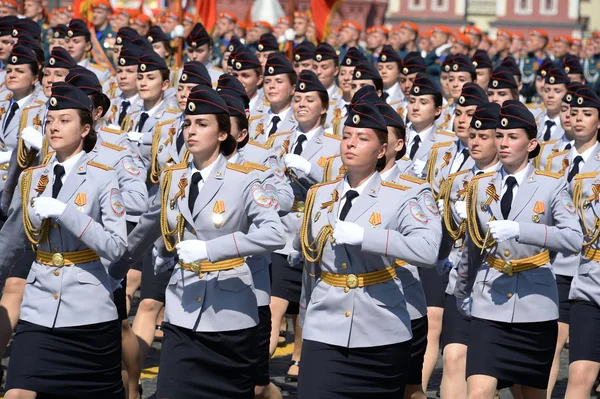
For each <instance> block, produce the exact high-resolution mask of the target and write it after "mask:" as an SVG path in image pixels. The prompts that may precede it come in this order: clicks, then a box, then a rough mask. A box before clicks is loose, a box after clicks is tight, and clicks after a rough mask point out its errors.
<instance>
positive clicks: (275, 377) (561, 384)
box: [0, 303, 600, 399]
mask: <svg viewBox="0 0 600 399" xmlns="http://www.w3.org/2000/svg"><path fill="white" fill-rule="evenodd" d="M136 305H137V303H134V310H135V306H136ZM292 342H293V336H292V335H291V334H288V344H287V346H285V347H284V348H278V350H277V352H276V354H275V357H274V358H273V360H272V361H271V377H272V378H271V379H272V381H273V383H275V384H276V385H277V386H278V387H280V388H281V390H282V392H283V396H284V397H285V398H295V397H296V384H289V383H286V382H285V375H286V372H287V369H288V367H289V362H290V359H291V353H292V351H293V345H294V344H293V343H292ZM159 356H160V342H159V341H158V340H157V341H156V342H155V343H154V344H153V346H152V351H151V352H150V355H149V357H148V359H147V361H146V364H145V365H144V366H145V368H144V372H143V374H142V386H143V389H144V394H143V398H144V399H146V398H153V393H154V391H155V390H156V376H157V373H158V359H159ZM9 357H10V348H9V351H8V352H7V355H6V357H5V358H4V359H2V366H3V367H4V368H5V369H6V366H7V364H8V360H9ZM567 362H568V350H565V351H563V353H562V363H561V370H560V376H559V381H558V384H557V386H556V389H555V392H554V394H553V396H552V397H553V398H563V397H564V394H565V389H566V387H567V373H568V369H567V367H568V366H567ZM441 377H442V369H441V358H440V359H439V360H438V367H436V369H435V372H434V374H433V377H432V379H431V382H430V388H429V391H427V397H428V398H432V399H435V398H436V392H437V390H438V388H439V384H440V381H441ZM3 385H4V384H2V386H3ZM0 398H3V396H2V394H0ZM500 398H501V399H508V398H512V395H511V394H510V392H509V391H508V390H503V391H501V392H500ZM593 398H595V396H593ZM597 398H598V399H600V396H598V397H597Z"/></svg>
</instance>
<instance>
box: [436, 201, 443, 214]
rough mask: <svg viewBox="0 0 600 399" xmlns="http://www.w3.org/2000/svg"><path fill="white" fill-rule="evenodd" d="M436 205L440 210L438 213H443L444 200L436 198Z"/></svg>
mask: <svg viewBox="0 0 600 399" xmlns="http://www.w3.org/2000/svg"><path fill="white" fill-rule="evenodd" d="M437 206H438V210H439V211H440V215H441V214H442V213H444V200H438V202H437Z"/></svg>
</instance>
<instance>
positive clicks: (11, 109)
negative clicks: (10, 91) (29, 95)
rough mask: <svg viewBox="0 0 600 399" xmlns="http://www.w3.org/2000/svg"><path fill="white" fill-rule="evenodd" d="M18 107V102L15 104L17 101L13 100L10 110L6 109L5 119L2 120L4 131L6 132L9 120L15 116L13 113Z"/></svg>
mask: <svg viewBox="0 0 600 399" xmlns="http://www.w3.org/2000/svg"><path fill="white" fill-rule="evenodd" d="M18 109H19V104H17V102H16V101H15V102H14V103H12V105H11V106H10V111H8V115H7V116H6V120H5V121H4V133H6V128H7V127H8V125H9V124H10V121H11V120H12V118H13V117H14V116H15V113H16V112H17V110H18Z"/></svg>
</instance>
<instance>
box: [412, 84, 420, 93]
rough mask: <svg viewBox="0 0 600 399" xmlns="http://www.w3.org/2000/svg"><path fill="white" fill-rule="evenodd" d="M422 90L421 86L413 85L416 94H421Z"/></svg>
mask: <svg viewBox="0 0 600 399" xmlns="http://www.w3.org/2000/svg"><path fill="white" fill-rule="evenodd" d="M420 91H421V89H420V88H419V86H413V92H414V93H415V94H419V92H420Z"/></svg>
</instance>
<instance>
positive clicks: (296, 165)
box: [283, 154, 312, 175]
mask: <svg viewBox="0 0 600 399" xmlns="http://www.w3.org/2000/svg"><path fill="white" fill-rule="evenodd" d="M283 163H284V164H285V167H286V168H288V169H289V168H291V169H296V170H299V171H301V172H303V173H304V174H305V175H307V174H308V173H309V172H310V169H311V166H312V165H311V163H310V162H309V161H307V160H306V159H304V158H302V157H301V156H300V155H296V154H286V155H284V156H283Z"/></svg>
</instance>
